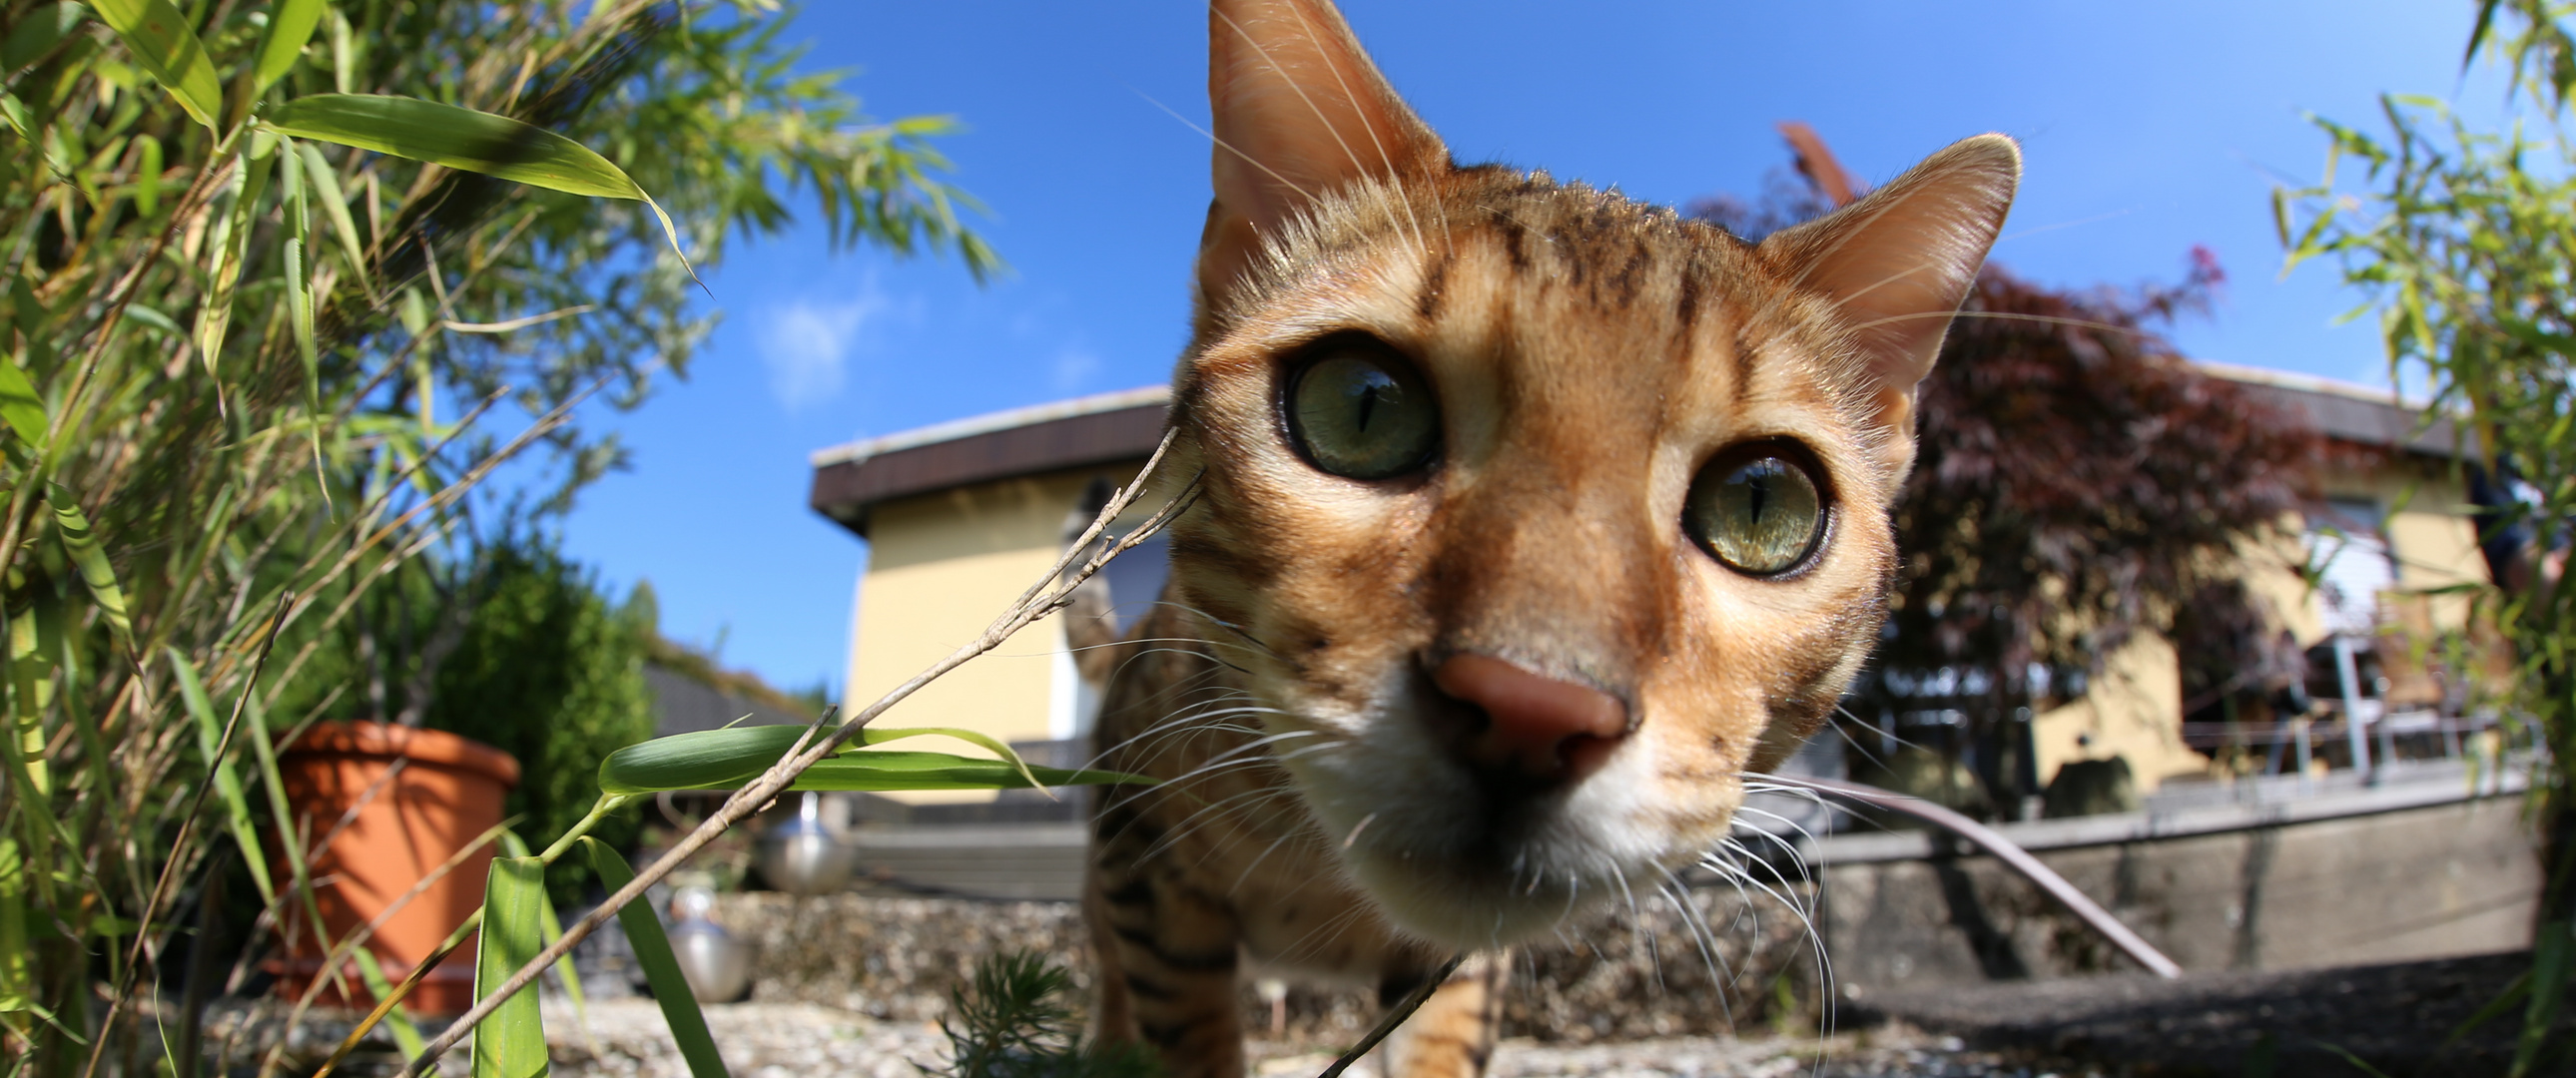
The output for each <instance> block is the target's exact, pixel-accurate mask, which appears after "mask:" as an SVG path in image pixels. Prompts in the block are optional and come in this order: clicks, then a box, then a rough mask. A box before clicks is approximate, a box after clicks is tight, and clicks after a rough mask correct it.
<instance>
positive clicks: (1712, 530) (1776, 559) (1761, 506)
mask: <svg viewBox="0 0 2576 1078" xmlns="http://www.w3.org/2000/svg"><path fill="white" fill-rule="evenodd" d="M1682 527H1683V528H1684V529H1685V530H1687V531H1689V532H1690V537H1691V539H1692V540H1693V541H1694V542H1697V543H1698V544H1699V545H1700V549H1703V550H1706V551H1708V553H1709V556H1710V557H1713V558H1716V559H1717V560H1718V561H1720V562H1723V563H1725V564H1726V566H1727V567H1728V568H1730V569H1734V570H1735V571H1737V572H1740V573H1745V574H1748V575H1751V576H1776V575H1779V574H1781V573H1785V572H1788V571H1789V570H1791V569H1795V568H1797V567H1798V566H1800V565H1802V564H1804V563H1805V562H1806V560H1807V556H1808V555H1809V554H1812V553H1814V552H1815V549H1816V542H1817V540H1819V539H1822V538H1823V537H1824V534H1825V497H1824V492H1823V490H1822V489H1820V488H1819V486H1818V485H1817V483H1816V477H1815V475H1814V473H1812V472H1810V471H1809V470H1808V467H1807V465H1806V464H1804V463H1802V462H1800V461H1798V460H1795V459H1792V458H1791V457H1789V456H1786V455H1782V454H1778V453H1767V452H1754V453H1746V454H1730V455H1728V456H1722V457H1719V458H1718V459H1717V460H1715V461H1713V462H1711V463H1710V464H1709V465H1708V466H1707V467H1705V468H1702V469H1700V473H1699V477H1698V478H1696V479H1693V480H1692V481H1691V489H1690V499H1689V501H1687V502H1685V503H1684V504H1683V506H1682Z"/></svg>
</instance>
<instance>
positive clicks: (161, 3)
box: [98, 0, 224, 128]
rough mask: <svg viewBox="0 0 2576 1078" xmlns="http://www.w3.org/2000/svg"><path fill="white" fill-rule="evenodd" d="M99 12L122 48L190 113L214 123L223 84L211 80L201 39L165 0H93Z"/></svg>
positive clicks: (212, 69)
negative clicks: (113, 31)
mask: <svg viewBox="0 0 2576 1078" xmlns="http://www.w3.org/2000/svg"><path fill="white" fill-rule="evenodd" d="M98 17H99V18H100V19H101V20H103V21H105V22H106V23H107V24H108V25H109V26H111V27H114V28H115V29H116V36H118V37H120V38H123V39H125V51H126V52H128V53H130V54H132V55H133V57H134V60H135V62H136V63H139V64H142V65H143V70H145V71H149V72H151V73H152V77H153V78H155V79H158V80H160V82H161V86H162V88H163V89H166V90H168V91H170V96H171V97H172V98H173V99H175V100H177V101H178V102H179V107H180V108H182V109H186V110H187V112H188V116H189V118H191V119H193V120H195V121H197V122H198V123H201V124H204V125H206V126H207V127H210V128H211V127H213V126H215V117H217V116H220V115H222V114H223V106H224V92H223V87H222V85H221V84H219V83H217V82H216V81H215V65H214V64H213V63H212V62H210V61H208V60H207V59H206V45H205V43H204V42H202V41H199V40H197V32H196V31H194V30H191V29H189V28H188V20H187V17H186V16H183V15H181V14H179V9H178V8H175V7H172V6H170V0H98Z"/></svg>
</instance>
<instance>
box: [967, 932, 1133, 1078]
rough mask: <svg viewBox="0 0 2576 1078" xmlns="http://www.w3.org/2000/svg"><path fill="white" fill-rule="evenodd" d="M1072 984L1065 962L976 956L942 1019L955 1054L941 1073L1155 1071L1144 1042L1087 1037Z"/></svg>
mask: <svg viewBox="0 0 2576 1078" xmlns="http://www.w3.org/2000/svg"><path fill="white" fill-rule="evenodd" d="M1071 984H1072V977H1071V975H1070V974H1068V973H1066V972H1065V970H1064V967H1062V966H1057V965H1052V964H1050V963H1048V962H1047V961H1046V960H1045V959H1044V958H1041V957H1039V956H1037V955H1035V954H1031V953H1029V952H1026V951H1015V952H1012V953H1010V954H1002V955H992V956H989V957H987V958H985V959H984V960H983V961H982V962H980V963H978V964H977V965H976V967H975V977H974V980H973V981H972V983H971V984H967V985H959V986H958V987H957V989H956V990H955V991H953V992H951V993H950V994H949V997H948V999H949V1005H948V1010H949V1014H948V1017H945V1018H942V1019H940V1020H939V1030H940V1032H942V1033H945V1034H947V1035H948V1044H949V1048H950V1049H951V1054H950V1058H951V1059H952V1060H953V1061H954V1062H952V1063H951V1064H950V1067H949V1069H948V1070H947V1071H946V1072H945V1075H946V1078H1159V1076H1160V1074H1161V1068H1160V1067H1159V1066H1157V1065H1156V1063H1155V1060H1154V1058H1153V1056H1151V1055H1149V1054H1147V1053H1146V1052H1145V1051H1144V1050H1143V1048H1142V1047H1141V1046H1138V1045H1133V1044H1122V1045H1109V1046H1103V1045H1098V1044H1093V1043H1089V1042H1087V1041H1086V1039H1085V1038H1084V1037H1083V1035H1082V1020H1081V1019H1080V1018H1078V1017H1076V1016H1075V1014H1074V1013H1073V1009H1072V1008H1071V1007H1069V1006H1066V1005H1065V1003H1064V1002H1063V997H1064V995H1065V993H1066V991H1067V990H1068V989H1069V988H1070V987H1071Z"/></svg>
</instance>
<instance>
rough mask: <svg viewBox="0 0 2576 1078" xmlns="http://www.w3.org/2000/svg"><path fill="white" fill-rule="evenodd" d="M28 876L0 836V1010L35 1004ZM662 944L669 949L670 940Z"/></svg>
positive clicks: (14, 846) (12, 845)
mask: <svg viewBox="0 0 2576 1078" xmlns="http://www.w3.org/2000/svg"><path fill="white" fill-rule="evenodd" d="M27 876H28V872H27V862H26V859H25V858H23V857H21V856H19V854H18V842H17V840H15V839H12V838H9V837H7V836H0V1014H5V1013H10V1012H15V1011H24V1010H26V1009H28V1008H29V1007H32V1006H35V1004H36V995H35V992H34V987H35V985H34V977H33V976H32V970H31V968H30V967H31V966H32V963H30V962H28V961H27V954H28V946H27V944H28V939H27ZM663 947H664V949H665V950H668V949H669V945H668V944H664V945H663Z"/></svg>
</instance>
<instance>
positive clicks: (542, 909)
mask: <svg viewBox="0 0 2576 1078" xmlns="http://www.w3.org/2000/svg"><path fill="white" fill-rule="evenodd" d="M501 853H502V854H503V855H504V856H508V857H527V856H530V854H529V853H528V844H527V842H526V841H524V840H522V839H520V838H519V833H518V832H516V831H503V832H501ZM537 905H538V906H539V910H538V912H539V913H541V914H543V916H541V917H538V918H537V929H538V931H540V932H543V933H544V934H545V945H546V946H548V947H552V946H554V945H555V941H556V940H559V939H562V938H563V918H562V917H559V916H557V915H556V914H555V899H554V896H553V895H551V894H548V893H547V892H546V889H545V888H542V887H540V888H538V889H537ZM555 976H557V977H560V978H562V979H563V986H564V995H566V996H569V997H571V999H572V1006H573V1011H574V1013H575V1014H579V1013H580V1012H581V1011H582V1009H583V1007H584V1001H583V999H582V991H581V970H579V969H577V968H575V967H574V966H573V963H572V955H571V954H570V953H569V952H567V953H565V955H564V956H563V957H562V958H558V959H556V960H555ZM413 1054H415V1055H417V1054H419V1053H413Z"/></svg>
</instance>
